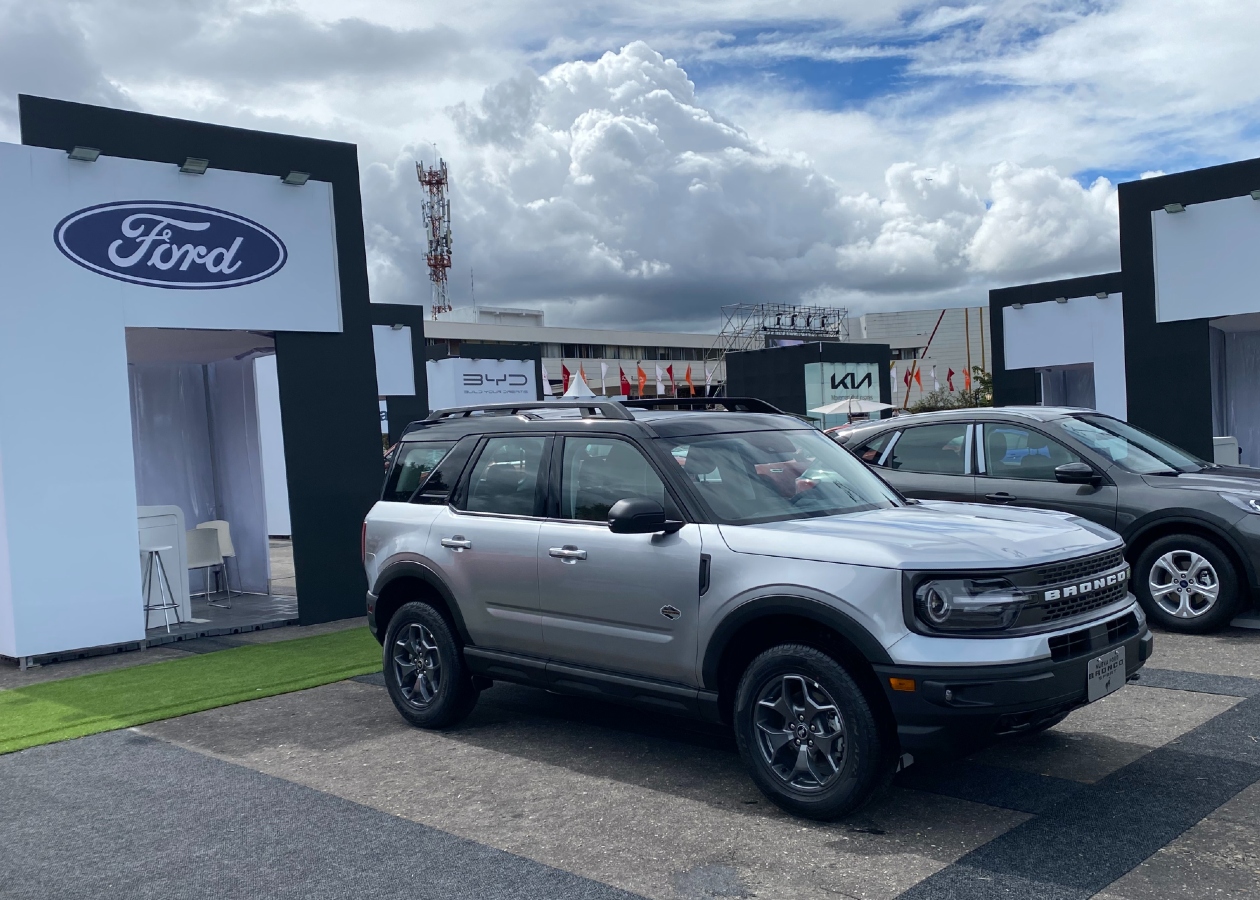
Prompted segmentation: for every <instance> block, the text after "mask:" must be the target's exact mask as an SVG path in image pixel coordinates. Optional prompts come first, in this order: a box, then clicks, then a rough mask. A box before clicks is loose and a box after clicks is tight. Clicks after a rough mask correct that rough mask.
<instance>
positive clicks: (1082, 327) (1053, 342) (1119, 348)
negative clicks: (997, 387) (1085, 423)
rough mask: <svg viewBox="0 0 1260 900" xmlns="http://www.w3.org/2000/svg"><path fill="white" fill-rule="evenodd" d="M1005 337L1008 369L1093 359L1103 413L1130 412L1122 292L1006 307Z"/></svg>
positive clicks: (1124, 414) (1119, 414) (1123, 415)
mask: <svg viewBox="0 0 1260 900" xmlns="http://www.w3.org/2000/svg"><path fill="white" fill-rule="evenodd" d="M1002 337H1003V340H1004V343H1005V347H1006V358H1005V365H1006V368H1007V369H1032V368H1037V369H1044V368H1050V367H1054V366H1069V365H1078V364H1081V363H1093V366H1094V396H1095V403H1096V405H1097V408H1098V411H1099V412H1104V413H1107V414H1108V415H1112V416H1115V417H1117V418H1120V419H1124V418H1126V417H1127V416H1128V409H1129V403H1128V393H1127V388H1126V381H1125V372H1124V304H1123V302H1122V301H1121V295H1120V294H1112V295H1110V296H1109V297H1105V298H1099V297H1075V298H1073V299H1071V300H1068V301H1067V302H1066V303H1057V302H1055V301H1053V300H1051V301H1046V302H1044V303H1029V304H1026V305H1025V306H1024V307H1023V308H1022V309H1015V308H1014V307H1010V306H1007V307H1004V308H1003V310H1002Z"/></svg>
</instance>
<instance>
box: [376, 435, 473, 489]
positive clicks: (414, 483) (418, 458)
mask: <svg viewBox="0 0 1260 900" xmlns="http://www.w3.org/2000/svg"><path fill="white" fill-rule="evenodd" d="M454 446H455V442H454V441H424V442H408V443H404V444H400V445H399V446H398V448H397V450H396V451H395V453H396V456H397V459H396V461H395V463H394V467H393V469H392V470H391V471H390V473H389V476H388V478H387V479H386V481H385V491H384V493H383V494H382V495H381V499H382V500H392V501H394V502H396V503H406V502H407V501H408V500H410V499H411V495H412V494H414V493H415V492H416V488H418V487H420V485H422V484H423V483H424V480H425V479H426V478H428V477H429V474H430V473H431V472H432V471H433V470H434V469H436V468H437V466H438V463H440V462H441V461H442V460H443V459H444V458H445V457H446V454H447V453H448V452H449V451H450V449H451V448H452V447H454Z"/></svg>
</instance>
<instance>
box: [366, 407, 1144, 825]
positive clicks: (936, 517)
mask: <svg viewBox="0 0 1260 900" xmlns="http://www.w3.org/2000/svg"><path fill="white" fill-rule="evenodd" d="M671 407H672V408H671ZM960 452H962V450H961V448H960ZM1123 549H1124V548H1123V546H1122V544H1121V541H1120V539H1119V538H1118V537H1117V536H1116V535H1115V534H1114V533H1113V532H1111V531H1109V530H1107V529H1106V528H1103V527H1102V526H1100V525H1096V524H1094V523H1091V522H1089V521H1086V520H1085V519H1081V518H1077V517H1075V516H1071V515H1067V514H1064V513H1057V512H1046V511H1038V510H1026V509H1011V508H1003V507H992V506H981V505H973V504H963V503H944V502H926V501H913V500H907V499H905V498H904V497H902V496H901V495H900V494H898V493H897V491H895V490H893V489H892V488H891V487H889V486H888V485H887V484H886V483H885V482H883V481H882V480H881V479H880V478H879V477H878V476H877V475H875V474H874V473H873V472H872V471H871V470H870V469H868V468H866V466H865V465H863V463H862V462H860V461H859V460H858V459H857V458H855V457H854V456H852V455H851V454H850V453H849V452H848V451H847V450H845V449H843V448H842V447H840V446H838V445H837V444H835V443H834V442H833V441H831V440H830V439H828V438H827V437H826V436H825V435H823V434H822V433H821V432H819V431H818V430H816V429H815V428H813V427H811V426H809V425H808V424H806V423H803V422H801V421H799V420H798V419H795V418H793V417H791V416H788V415H785V414H782V413H780V412H779V411H778V410H776V409H774V407H771V406H769V405H768V404H765V403H763V402H761V401H758V400H740V399H730V398H721V399H714V398H709V399H701V400H696V401H687V400H673V399H670V400H667V401H651V400H646V401H629V402H623V403H616V402H611V401H580V402H569V401H558V402H557V401H552V402H547V403H527V404H512V405H492V406H484V407H477V408H468V409H451V410H442V411H438V412H435V413H434V414H433V415H431V416H430V417H429V418H428V419H427V420H425V421H423V422H418V423H414V424H413V425H411V426H409V427H408V432H407V434H406V435H405V436H404V437H403V438H402V441H401V443H400V444H399V446H398V449H397V452H396V453H395V455H394V460H393V463H392V465H391V468H390V471H389V474H388V476H387V478H386V481H385V487H384V492H383V495H382V497H381V501H380V502H379V503H377V504H376V505H375V506H374V507H373V508H372V510H371V512H370V513H369V514H368V517H367V520H366V522H365V523H364V533H363V558H364V564H365V566H366V568H367V578H368V584H369V585H370V591H369V593H368V596H367V613H368V622H369V625H370V627H371V629H372V632H373V634H375V635H376V637H377V639H378V640H380V641H381V643H382V645H383V650H384V653H383V662H384V675H385V683H386V685H387V687H388V690H389V695H390V697H391V699H392V700H393V702H394V705H395V706H396V707H397V708H398V711H399V712H400V713H401V714H402V716H403V717H404V718H405V719H406V720H407V721H409V722H411V723H412V724H414V725H417V726H420V727H424V728H442V727H446V726H450V725H453V724H455V723H456V722H458V721H460V720H461V719H462V718H463V717H465V716H467V715H468V713H469V712H470V711H471V710H472V708H473V706H474V704H475V703H476V702H477V697H478V695H479V693H480V692H481V691H482V690H485V689H487V688H489V687H490V686H491V685H492V684H494V682H496V681H507V682H516V683H519V684H527V685H535V686H537V687H541V688H544V689H546V690H549V691H554V692H558V693H566V694H574V695H578V696H583V697H602V698H607V699H610V700H616V701H621V702H624V703H630V704H634V705H636V706H639V707H641V708H645V709H649V710H657V711H660V712H666V713H675V714H680V715H689V716H700V717H705V718H708V719H711V720H714V721H720V722H726V723H729V724H730V725H732V726H733V727H734V730H735V737H736V741H737V743H738V746H739V751H740V754H741V755H742V757H743V759H744V762H745V763H746V765H747V766H748V770H749V773H750V774H751V776H752V778H753V780H754V781H755V782H756V783H757V785H758V787H759V788H760V789H761V790H762V791H764V792H765V794H766V795H767V796H768V797H769V798H770V799H771V800H772V801H774V802H775V803H777V804H778V805H779V806H781V807H783V808H784V809H786V810H788V811H790V812H793V813H796V814H799V815H802V816H808V817H811V818H817V819H830V818H834V817H837V816H840V815H844V814H846V813H848V812H851V811H852V810H854V809H856V808H857V807H858V806H860V805H861V804H862V803H864V802H865V801H866V800H868V799H869V798H870V797H871V796H872V795H873V794H874V793H875V792H876V791H878V790H880V789H881V788H882V787H883V786H885V785H886V784H887V783H888V782H889V780H890V779H891V777H892V775H893V773H894V772H895V771H896V769H897V766H898V765H899V763H900V764H905V763H907V762H909V761H910V760H912V759H913V756H914V754H923V753H930V752H932V751H936V750H942V749H963V748H970V747H973V746H976V745H978V744H981V743H983V742H985V741H988V740H992V739H994V738H997V737H999V736H1002V735H1010V734H1028V733H1030V732H1035V731H1039V730H1042V729H1045V728H1049V727H1051V726H1052V725H1054V724H1056V723H1057V722H1060V721H1062V720H1063V718H1064V717H1066V716H1067V715H1068V714H1069V713H1070V712H1072V710H1074V709H1077V708H1078V707H1081V706H1083V705H1085V704H1086V703H1089V702H1091V701H1094V700H1097V699H1099V698H1100V697H1103V696H1105V695H1106V694H1108V693H1110V692H1112V691H1115V690H1118V689H1119V688H1120V687H1121V686H1122V685H1123V684H1124V683H1125V681H1126V680H1127V679H1130V678H1132V677H1134V673H1136V671H1137V670H1138V669H1139V668H1140V667H1141V666H1142V664H1143V663H1144V662H1145V661H1146V659H1147V658H1148V657H1149V656H1150V654H1151V649H1152V643H1153V642H1152V638H1151V635H1150V633H1149V631H1148V629H1147V627H1146V620H1145V617H1144V616H1143V613H1142V610H1141V608H1140V607H1139V606H1138V605H1137V603H1136V602H1135V600H1134V597H1133V595H1132V594H1131V593H1130V592H1129V581H1128V579H1129V568H1128V565H1127V564H1126V563H1125V561H1124V554H1123Z"/></svg>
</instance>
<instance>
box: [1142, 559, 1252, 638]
mask: <svg viewBox="0 0 1260 900" xmlns="http://www.w3.org/2000/svg"><path fill="white" fill-rule="evenodd" d="M1133 592H1134V593H1135V594H1136V595H1137V598H1138V602H1139V603H1141V604H1142V609H1144V610H1145V611H1146V615H1147V617H1148V618H1149V619H1150V620H1151V621H1152V622H1153V623H1155V624H1156V625H1159V626H1160V627H1161V628H1165V629H1167V630H1168V631H1179V632H1182V633H1184V634H1206V633H1207V632H1209V631H1216V630H1218V629H1220V628H1224V627H1225V626H1226V625H1228V624H1229V622H1230V620H1231V619H1233V618H1234V616H1235V615H1237V612H1238V606H1239V600H1240V596H1241V595H1240V592H1239V577H1238V570H1237V568H1236V567H1235V566H1234V564H1233V562H1232V561H1231V560H1230V558H1229V556H1227V555H1226V554H1225V552H1224V551H1223V550H1221V548H1220V547H1218V546H1217V545H1216V544H1214V543H1212V542H1211V541H1209V540H1207V539H1205V538H1201V537H1199V536H1197V535H1193V534H1171V535H1168V536H1167V537H1162V538H1160V539H1159V540H1157V541H1154V542H1152V543H1151V545H1150V546H1149V547H1147V548H1146V549H1145V550H1143V551H1142V553H1141V555H1140V556H1138V559H1137V564H1136V565H1135V566H1134V567H1133Z"/></svg>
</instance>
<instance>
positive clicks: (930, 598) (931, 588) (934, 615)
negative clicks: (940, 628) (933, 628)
mask: <svg viewBox="0 0 1260 900" xmlns="http://www.w3.org/2000/svg"><path fill="white" fill-rule="evenodd" d="M922 596H923V612H924V614H925V615H926V616H927V618H928V621H929V622H931V623H932V624H933V625H942V624H944V622H945V620H946V619H948V618H949V613H950V610H951V609H952V608H953V607H952V604H951V603H950V602H949V598H948V597H946V596H945V595H944V594H942V593H941V592H940V591H939V590H937V589H936V586H935V585H928V586H927V588H926V589H925V590H924V591H923V594H922Z"/></svg>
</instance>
